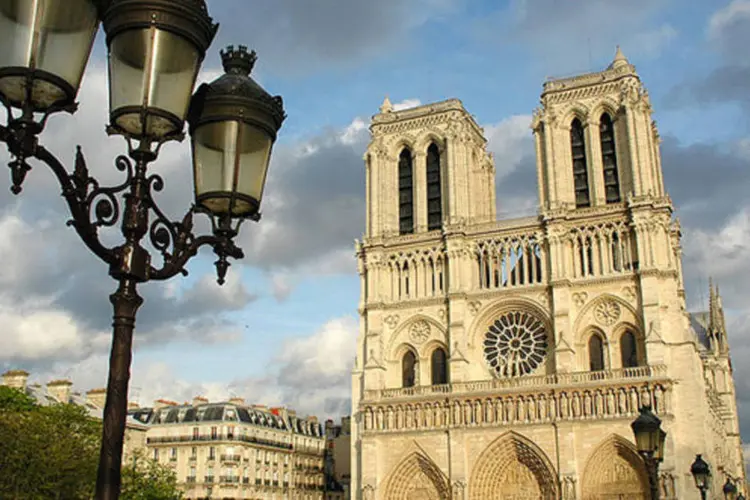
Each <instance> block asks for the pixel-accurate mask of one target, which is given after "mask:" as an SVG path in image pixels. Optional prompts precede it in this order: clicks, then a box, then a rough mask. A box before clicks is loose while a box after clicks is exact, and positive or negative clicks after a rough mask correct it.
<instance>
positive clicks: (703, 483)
mask: <svg viewBox="0 0 750 500" xmlns="http://www.w3.org/2000/svg"><path fill="white" fill-rule="evenodd" d="M690 473H691V474H692V475H693V480H695V487H696V488H698V490H699V491H700V492H701V499H702V500H706V492H707V491H708V488H709V487H710V486H711V467H709V465H708V463H707V462H706V461H705V460H703V458H702V457H701V455H696V456H695V461H693V464H692V465H691V466H690Z"/></svg>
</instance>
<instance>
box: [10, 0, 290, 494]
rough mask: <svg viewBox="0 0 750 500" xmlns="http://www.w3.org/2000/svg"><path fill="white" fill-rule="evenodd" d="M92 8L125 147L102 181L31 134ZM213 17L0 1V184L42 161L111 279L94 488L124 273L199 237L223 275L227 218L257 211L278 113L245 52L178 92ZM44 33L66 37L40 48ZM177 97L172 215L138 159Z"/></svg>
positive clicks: (67, 105)
mask: <svg viewBox="0 0 750 500" xmlns="http://www.w3.org/2000/svg"><path fill="white" fill-rule="evenodd" d="M63 5H64V8H63ZM100 19H101V20H103V24H104V30H105V32H106V35H107V45H108V47H109V70H110V71H109V86H110V99H109V100H110V124H109V126H108V128H107V131H108V132H109V133H113V134H118V135H122V136H123V137H124V138H125V139H126V141H127V144H128V156H129V157H128V156H119V157H117V159H116V160H115V166H116V167H117V169H118V170H120V171H121V172H124V174H125V180H124V182H122V183H121V184H119V185H117V186H114V187H102V186H100V185H99V183H98V181H97V180H96V179H95V178H94V177H92V176H90V175H89V170H88V167H87V165H86V162H85V160H84V157H83V154H82V152H81V149H80V147H79V148H78V151H77V154H76V161H75V166H74V169H73V171H72V172H70V171H69V170H68V169H66V168H65V167H64V166H63V164H62V163H61V162H60V161H59V160H58V159H57V158H56V157H55V156H54V155H53V154H52V153H50V152H49V151H48V150H47V149H46V148H44V147H43V146H41V145H40V144H39V137H38V136H39V134H40V133H41V132H42V130H43V129H44V127H45V124H46V121H47V118H48V117H49V116H50V115H51V114H52V113H55V112H59V111H67V112H69V113H73V112H75V110H76V104H75V97H76V94H77V92H78V87H79V85H80V80H81V76H82V74H83V70H84V68H85V65H86V62H87V60H88V57H89V54H90V52H91V47H92V41H93V39H94V37H95V34H96V29H97V26H98V24H99V20H100ZM217 27H218V26H217V25H216V24H214V23H213V21H212V19H211V18H210V17H209V15H208V11H207V9H206V6H205V1H204V0H189V1H186V0H101V1H99V2H98V3H97V2H95V0H66V1H65V2H61V1H59V0H15V1H13V2H10V1H4V0H0V41H5V42H7V43H6V44H5V45H4V47H3V49H4V50H3V52H2V53H0V102H2V104H3V105H4V106H5V108H6V110H7V124H6V125H5V126H3V125H0V140H1V141H3V142H5V143H6V144H7V146H8V150H9V151H10V153H11V155H12V157H13V160H12V161H11V162H10V163H9V167H10V169H11V180H12V187H11V191H12V192H13V193H15V194H18V193H20V192H21V189H22V185H23V182H24V180H25V177H26V175H27V173H28V172H29V171H30V170H31V166H30V165H29V163H28V161H29V160H31V159H36V160H38V161H40V162H42V163H44V164H46V165H47V166H48V167H50V169H51V170H52V172H53V173H54V175H55V176H56V178H57V180H58V181H59V183H60V185H61V187H62V194H63V197H64V198H65V201H66V202H67V204H68V208H69V209H70V213H71V220H70V221H69V222H68V224H69V225H71V226H72V227H73V228H75V230H76V232H77V233H78V235H79V236H80V237H81V239H82V240H83V242H84V243H85V244H86V246H87V247H88V248H89V249H90V250H91V251H92V252H93V253H94V254H95V255H96V256H97V257H99V258H100V259H101V260H102V261H104V262H105V263H106V264H108V265H109V274H110V276H112V277H113V278H114V279H115V280H116V281H117V282H118V287H117V290H116V291H115V292H114V293H113V294H112V295H111V296H110V302H111V303H112V305H113V309H114V314H113V338H112V350H111V353H110V359H109V378H108V381H107V398H106V403H105V407H104V413H103V432H102V445H101V453H100V459H99V470H98V474H97V482H96V498H97V500H114V499H117V498H118V497H119V491H120V479H121V478H120V467H121V462H122V447H123V438H124V432H125V419H126V415H127V394H128V383H129V379H130V364H131V357H132V341H133V330H134V327H135V318H136V312H137V311H138V308H139V307H140V306H141V304H142V302H143V299H142V298H141V297H140V296H139V295H138V292H137V286H138V284H140V283H144V282H147V281H152V280H166V279H169V278H171V277H173V276H175V275H176V274H187V271H186V270H185V265H186V264H187V262H188V260H190V258H192V257H193V256H195V255H196V254H197V252H198V250H199V249H200V248H201V247H202V246H210V247H212V248H213V250H214V253H215V254H216V255H217V256H218V258H219V260H218V261H217V262H216V268H217V275H218V282H219V283H220V284H221V283H223V281H224V278H225V275H226V272H227V268H228V266H229V262H228V258H230V257H231V258H235V259H240V258H242V257H243V253H242V250H241V249H240V248H238V247H237V246H236V245H235V243H234V238H235V237H236V236H237V234H238V231H239V226H240V224H241V223H242V222H243V221H244V220H246V219H253V220H258V218H259V210H260V204H261V198H262V194H263V186H264V184H265V178H266V171H267V169H268V164H269V161H270V153H271V148H272V145H273V142H274V141H275V139H276V134H277V132H278V130H279V128H280V127H281V124H282V122H283V120H284V117H285V115H284V110H283V105H282V101H281V98H280V97H278V96H276V97H272V96H270V95H269V94H268V93H266V92H265V91H264V90H263V89H262V88H260V87H259V86H258V84H257V83H255V82H254V81H253V80H252V79H250V78H249V76H248V75H249V73H250V70H251V69H252V65H253V63H254V62H255V53H254V52H250V53H248V52H247V50H246V49H245V48H244V47H240V49H238V50H234V48H232V47H230V48H229V49H227V51H225V52H222V59H223V61H224V68H225V71H226V74H225V75H223V76H222V77H220V78H219V79H218V80H216V81H215V82H213V83H211V84H209V85H208V86H203V87H202V88H201V91H199V92H198V93H196V95H195V96H193V98H192V102H191V99H190V95H191V93H192V90H193V86H194V84H195V79H196V75H197V73H198V70H199V69H200V64H201V62H202V61H203V57H204V55H205V52H206V50H207V48H208V46H209V45H210V43H211V40H212V39H213V37H214V35H215V33H216V30H217ZM58 35H59V36H63V35H64V37H63V38H64V40H65V41H66V42H67V43H65V44H60V45H59V47H58V45H55V46H54V47H53V45H52V42H53V41H54V40H56V38H55V37H56V36H58ZM9 37H10V38H9ZM61 40H62V39H61ZM9 47H10V48H11V49H12V50H11V49H9ZM24 47H25V51H24V50H22V49H23V48H24ZM58 48H64V51H63V52H59V51H57V50H58ZM52 56H55V57H56V58H57V59H56V60H54V61H53V60H51V59H50V58H51V57H52ZM188 108H189V109H190V131H191V134H193V141H192V142H193V162H194V176H195V181H196V186H195V189H196V191H195V195H196V198H195V205H194V206H193V207H191V208H190V209H189V210H188V211H187V213H186V214H185V215H184V217H183V218H182V219H181V220H179V221H173V220H170V219H169V218H168V217H167V216H166V215H165V214H164V213H163V212H162V210H161V209H160V208H159V207H158V205H157V204H156V201H155V199H154V196H153V195H154V193H155V192H158V191H161V190H162V188H163V187H164V181H163V180H162V178H161V177H160V176H159V175H158V174H154V173H149V172H148V168H149V165H150V164H151V163H152V162H153V161H154V160H156V158H157V156H158V154H159V150H160V148H161V145H162V144H163V143H164V142H165V141H168V140H174V139H181V138H182V137H183V133H182V130H183V129H184V120H185V117H186V115H187V114H188ZM19 111H20V113H19ZM121 198H122V199H121ZM195 213H203V214H205V215H207V216H208V217H209V219H210V220H211V226H212V231H211V233H210V234H206V235H201V236H196V235H194V234H193V216H194V214H195ZM118 223H119V226H120V231H121V233H122V236H123V239H124V241H123V242H122V243H121V244H120V245H117V246H115V247H111V248H110V247H107V246H106V245H105V244H104V243H103V242H102V240H101V239H100V235H99V230H100V229H101V228H111V227H115V226H116V225H118ZM146 236H148V242H149V243H150V245H151V246H152V247H153V248H154V249H156V250H157V251H158V252H160V254H161V264H160V265H157V264H155V263H154V262H152V255H151V253H150V252H149V251H148V250H147V248H145V247H144V239H145V238H146Z"/></svg>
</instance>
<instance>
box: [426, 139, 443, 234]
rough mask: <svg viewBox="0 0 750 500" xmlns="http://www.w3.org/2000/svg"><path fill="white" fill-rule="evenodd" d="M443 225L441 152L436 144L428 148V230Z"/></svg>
mask: <svg viewBox="0 0 750 500" xmlns="http://www.w3.org/2000/svg"><path fill="white" fill-rule="evenodd" d="M442 225H443V201H442V198H441V186H440V151H439V150H438V147H437V146H436V145H435V143H432V144H430V147H429V148H427V230H428V231H432V230H433V229H440V228H441V227H442Z"/></svg>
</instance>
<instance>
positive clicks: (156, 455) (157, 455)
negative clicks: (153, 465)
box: [154, 448, 159, 461]
mask: <svg viewBox="0 0 750 500" xmlns="http://www.w3.org/2000/svg"><path fill="white" fill-rule="evenodd" d="M154 460H157V461H158V460H159V448H154Z"/></svg>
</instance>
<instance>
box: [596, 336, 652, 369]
mask: <svg viewBox="0 0 750 500" xmlns="http://www.w3.org/2000/svg"><path fill="white" fill-rule="evenodd" d="M618 343H619V350H620V366H621V367H622V368H635V367H636V366H640V365H641V359H642V357H643V356H642V353H643V351H644V350H645V349H644V346H642V345H640V342H639V339H638V337H637V336H636V334H635V333H633V332H632V331H631V330H625V331H624V332H623V333H622V334H621V335H620V336H619V342H618ZM607 345H608V342H607V338H606V336H605V335H604V333H603V332H601V331H600V330H595V331H593V332H592V333H591V336H590V337H589V342H588V357H589V370H590V371H592V372H595V371H602V370H606V369H607V368H609V366H608V365H609V363H608V360H607V356H606V350H607Z"/></svg>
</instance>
